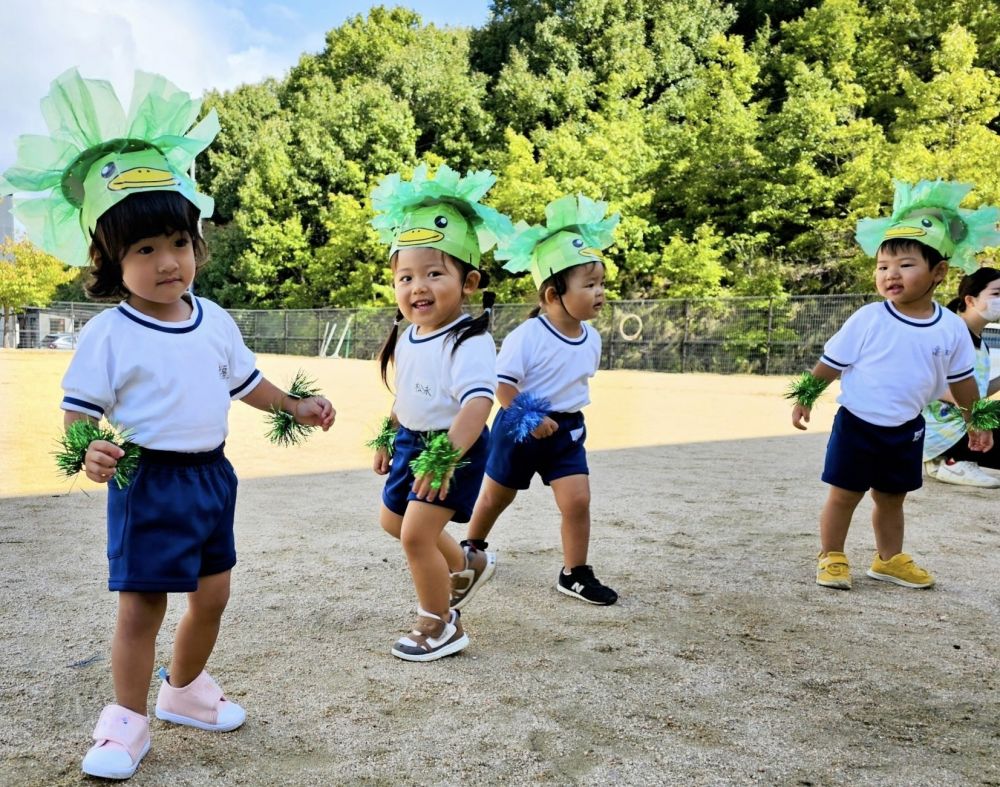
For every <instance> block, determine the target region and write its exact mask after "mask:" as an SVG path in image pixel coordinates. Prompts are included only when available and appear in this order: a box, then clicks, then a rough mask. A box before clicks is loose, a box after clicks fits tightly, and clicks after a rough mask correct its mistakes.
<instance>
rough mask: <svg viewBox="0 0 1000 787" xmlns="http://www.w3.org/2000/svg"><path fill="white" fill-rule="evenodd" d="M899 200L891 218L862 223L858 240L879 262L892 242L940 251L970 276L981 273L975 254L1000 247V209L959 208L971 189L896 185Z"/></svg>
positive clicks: (927, 183) (929, 183)
mask: <svg viewBox="0 0 1000 787" xmlns="http://www.w3.org/2000/svg"><path fill="white" fill-rule="evenodd" d="M893 182H894V184H895V186H896V194H895V197H894V198H893V202H892V215H891V216H889V217H888V218H882V219H861V220H860V221H859V222H858V226H857V232H856V233H855V238H856V239H857V241H858V243H859V244H860V246H861V248H862V249H864V251H865V254H868V255H869V256H871V257H874V256H875V255H876V254H877V253H878V249H879V247H880V246H881V245H882V243H883V242H885V241H887V240H892V239H893V238H898V239H907V240H913V241H916V242H917V243H922V244H924V245H925V246H930V247H931V248H932V249H936V250H937V251H938V252H939V253H940V254H941V256H942V257H944V258H945V259H947V260H949V262H950V263H951V264H952V265H955V266H956V267H958V268H961V269H962V271H964V272H965V273H973V272H975V271H976V269H978V268H979V261H978V260H977V259H976V254H977V253H979V252H980V251H982V250H983V249H985V248H987V247H990V246H1000V232H998V231H997V221H1000V208H997V207H996V206H994V205H983V206H981V207H979V208H977V209H976V210H966V209H964V208H960V207H958V206H959V204H961V202H962V200H963V199H965V195H966V194H968V193H969V192H970V191H971V190H972V186H971V185H970V184H968V183H956V182H954V181H947V180H922V181H920V182H919V183H917V185H915V186H911V185H910V184H909V183H904V182H903V181H899V180H897V181H893Z"/></svg>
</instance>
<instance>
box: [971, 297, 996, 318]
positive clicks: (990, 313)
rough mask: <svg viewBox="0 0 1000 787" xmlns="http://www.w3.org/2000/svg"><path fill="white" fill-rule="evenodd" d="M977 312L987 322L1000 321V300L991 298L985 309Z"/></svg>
mask: <svg viewBox="0 0 1000 787" xmlns="http://www.w3.org/2000/svg"><path fill="white" fill-rule="evenodd" d="M976 311H977V312H979V316H980V317H982V318H983V319H984V320H986V322H995V321H997V320H1000V298H990V299H989V300H988V301H986V308H985V309H976Z"/></svg>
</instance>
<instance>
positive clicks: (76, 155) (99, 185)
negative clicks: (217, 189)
mask: <svg viewBox="0 0 1000 787" xmlns="http://www.w3.org/2000/svg"><path fill="white" fill-rule="evenodd" d="M200 111H201V101H200V100H197V99H192V98H191V97H190V96H189V95H188V94H187V93H185V92H183V91H181V90H179V89H178V88H177V87H176V86H174V85H173V84H172V83H171V82H169V81H168V80H166V79H165V78H164V77H162V76H158V75H156V74H148V73H145V72H141V71H139V72H136V75H135V81H134V86H133V91H132V99H131V102H130V104H129V109H128V112H127V113H126V111H125V110H124V109H123V108H122V105H121V103H120V101H119V100H118V96H117V95H116V94H115V91H114V89H113V88H112V87H111V84H110V83H109V82H106V81H104V80H98V79H83V78H82V77H81V76H80V74H79V72H78V71H77V70H76V69H75V68H73V69H70V70H69V71H66V72H65V73H63V74H61V75H60V76H59V77H57V78H56V79H55V80H54V81H53V82H52V85H51V88H50V92H49V95H47V96H46V97H45V98H43V99H42V115H43V116H44V118H45V122H46V124H47V125H48V128H49V136H41V135H33V134H27V135H24V136H22V137H20V139H19V140H18V149H17V161H16V162H15V164H14V165H13V166H11V167H10V168H8V169H7V170H6V171H5V172H4V173H3V177H0V194H15V192H22V193H30V194H32V195H33V196H32V197H30V198H24V197H22V196H21V195H20V194H16V195H15V197H14V211H13V212H14V215H15V216H17V218H18V219H19V220H20V221H21V223H22V224H24V226H25V229H26V230H27V232H28V236H29V237H30V238H31V240H32V241H33V242H34V243H35V244H36V245H37V246H39V247H40V248H42V249H43V250H45V251H46V252H48V253H50V254H53V255H54V256H56V257H59V258H60V259H61V260H63V261H64V262H67V263H69V264H70V265H77V266H83V265H87V264H88V262H89V257H88V249H89V246H90V232H92V231H93V230H94V227H95V226H96V224H97V219H99V218H100V217H101V215H103V214H104V213H105V212H106V211H107V210H109V209H110V208H111V207H113V206H114V205H115V204H117V203H118V202H120V201H121V200H123V199H125V198H126V197H128V196H129V195H130V194H134V193H137V192H141V191H153V190H161V191H162V190H167V191H177V192H179V193H181V194H182V195H184V196H185V197H186V198H187V199H188V200H189V201H190V202H191V203H192V204H194V205H195V206H196V207H197V208H198V209H199V211H200V212H201V215H202V216H203V217H207V216H210V215H211V214H212V210H213V207H214V203H213V201H212V198H211V197H208V196H206V195H204V194H200V193H199V192H198V191H197V189H196V187H195V183H194V181H193V180H191V178H189V177H188V175H187V172H188V170H189V168H190V166H191V163H192V162H193V161H194V159H195V157H196V156H197V155H198V154H199V153H200V152H201V151H203V150H204V149H205V148H207V147H208V146H209V144H210V143H211V142H212V140H213V139H214V138H215V135H216V134H218V133H219V119H218V116H217V114H216V112H215V110H214V109H213V110H212V111H211V112H209V113H208V114H207V115H206V116H205V117H204V118H202V120H201V121H200V122H198V123H196V122H195V121H197V119H198V114H199V113H200ZM98 165H99V166H98ZM149 171H155V172H158V173H161V177H159V178H147V179H143V178H141V177H138V175H137V173H142V172H149ZM115 175H118V176H122V177H115V178H114V181H112V180H111V179H112V176H115ZM102 176H103V177H102Z"/></svg>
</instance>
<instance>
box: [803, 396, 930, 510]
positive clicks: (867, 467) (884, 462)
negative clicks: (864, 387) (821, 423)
mask: <svg viewBox="0 0 1000 787" xmlns="http://www.w3.org/2000/svg"><path fill="white" fill-rule="evenodd" d="M923 452H924V417H923V416H922V415H918V416H917V417H916V418H914V419H913V420H912V421H908V422H907V423H905V424H902V425H901V426H876V425H875V424H870V423H868V422H867V421H865V420H862V419H861V418H858V417H857V416H856V415H854V413H852V412H851V411H850V410H847V409H846V408H844V407H841V408H840V410H838V411H837V415H836V417H835V418H834V419H833V430H832V431H831V433H830V442H829V443H827V446H826V464H825V466H824V467H823V476H822V478H823V481H825V482H826V483H828V484H832V485H833V486H838V487H840V488H841V489H849V490H851V491H854V492H867V491H868V490H869V489H875V490H877V491H879V492H887V493H889V494H899V493H901V492H912V491H913V490H914V489H920V487H921V486H922V485H923V472H922V471H923Z"/></svg>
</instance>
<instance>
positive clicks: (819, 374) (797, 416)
mask: <svg viewBox="0 0 1000 787" xmlns="http://www.w3.org/2000/svg"><path fill="white" fill-rule="evenodd" d="M812 376H813V377H815V378H817V379H819V380H823V381H825V382H826V383H827V384H829V383H832V382H833V381H834V380H836V379H837V378H838V377H840V372H839V371H838V370H836V369H834V368H833V367H832V366H827V365H826V364H825V363H823V362H822V361H817V363H816V366H815V367H813V370H812ZM811 412H812V407H811V406H808V407H807V406H806V405H804V404H802V403H800V402H796V403H795V406H794V407H793V408H792V426H794V427H795V428H796V429H802V430H805V429H806V425H805V424H807V423H809V414H810V413H811ZM803 421H804V422H805V423H803Z"/></svg>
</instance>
